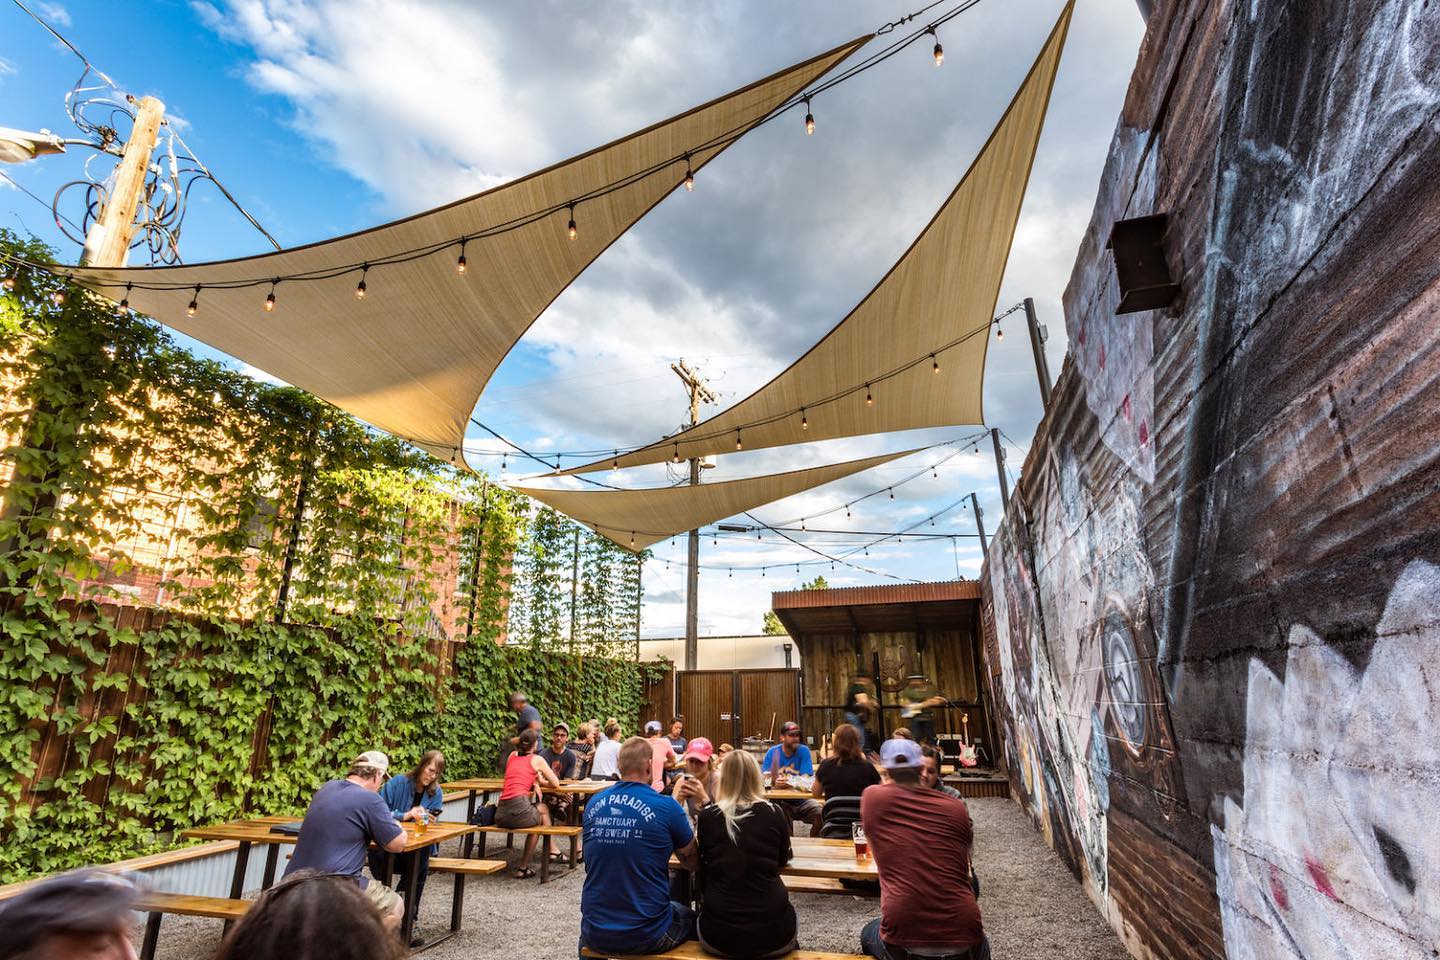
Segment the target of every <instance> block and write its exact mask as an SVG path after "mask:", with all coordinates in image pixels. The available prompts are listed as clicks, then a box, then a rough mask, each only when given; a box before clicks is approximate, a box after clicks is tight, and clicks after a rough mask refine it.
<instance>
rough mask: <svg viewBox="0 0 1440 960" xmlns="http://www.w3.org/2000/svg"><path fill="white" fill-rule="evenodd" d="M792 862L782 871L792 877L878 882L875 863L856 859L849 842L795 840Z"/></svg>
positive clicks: (673, 864)
mask: <svg viewBox="0 0 1440 960" xmlns="http://www.w3.org/2000/svg"><path fill="white" fill-rule="evenodd" d="M790 850H791V854H792V856H791V858H790V862H789V863H787V864H786V865H785V866H784V867H783V868H782V869H781V870H780V874H781V875H782V876H788V877H827V878H829V879H831V880H878V879H879V878H880V874H879V872H878V871H876V869H875V859H874V858H873V857H866V858H865V859H864V860H857V859H855V844H854V843H852V842H851V841H849V840H825V839H822V838H820V837H793V838H791V840H790ZM670 866H671V867H672V868H675V869H679V867H680V860H679V858H677V857H673V856H672V857H671V858H670Z"/></svg>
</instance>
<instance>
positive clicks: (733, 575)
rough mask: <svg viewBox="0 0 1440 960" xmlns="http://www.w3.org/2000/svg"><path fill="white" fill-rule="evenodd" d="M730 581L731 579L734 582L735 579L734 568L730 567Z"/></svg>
mask: <svg viewBox="0 0 1440 960" xmlns="http://www.w3.org/2000/svg"><path fill="white" fill-rule="evenodd" d="M730 579H731V580H734V579H735V568H734V567H731V568H730Z"/></svg>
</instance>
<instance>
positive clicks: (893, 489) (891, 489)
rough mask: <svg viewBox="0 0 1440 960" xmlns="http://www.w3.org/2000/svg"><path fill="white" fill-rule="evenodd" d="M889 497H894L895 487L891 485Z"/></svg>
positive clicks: (892, 498)
mask: <svg viewBox="0 0 1440 960" xmlns="http://www.w3.org/2000/svg"><path fill="white" fill-rule="evenodd" d="M890 499H891V500H894V499H895V488H894V487H891V488H890Z"/></svg>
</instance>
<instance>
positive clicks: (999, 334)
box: [995, 323, 1005, 343]
mask: <svg viewBox="0 0 1440 960" xmlns="http://www.w3.org/2000/svg"><path fill="white" fill-rule="evenodd" d="M1004 339H1005V331H1004V330H1001V329H1000V324H998V323H997V324H995V342H996V343H999V342H1000V341H1001V340H1004Z"/></svg>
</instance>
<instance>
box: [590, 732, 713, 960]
mask: <svg viewBox="0 0 1440 960" xmlns="http://www.w3.org/2000/svg"><path fill="white" fill-rule="evenodd" d="M657 726H658V725H657ZM657 733H658V731H657ZM666 746H667V747H668V746H669V744H666ZM654 757H655V754H654V749H653V748H652V747H651V745H650V743H649V742H648V741H647V740H644V739H642V738H640V737H631V738H630V739H629V740H627V741H625V743H624V744H623V745H622V746H621V747H620V760H619V767H620V782H619V783H617V784H615V786H613V787H608V788H606V789H605V790H602V791H600V792H599V793H597V794H595V796H594V797H592V798H591V799H590V802H589V803H587V804H586V805H585V824H584V833H583V836H582V839H583V840H584V844H585V885H584V888H583V890H582V892H581V895H580V948H581V949H582V950H583V949H584V948H586V947H589V948H591V949H592V950H596V951H599V952H603V953H605V954H606V955H607V956H612V957H613V956H622V955H626V954H656V953H664V952H666V951H668V950H670V949H672V948H674V947H676V946H678V945H679V944H681V943H683V942H684V941H686V940H692V939H694V937H695V913H694V911H693V910H691V909H690V908H689V907H688V906H686V905H685V904H683V903H679V902H677V901H674V900H672V899H670V856H671V854H672V853H673V854H674V855H675V856H677V857H678V858H679V860H680V863H681V865H682V866H683V867H684V868H685V869H686V870H690V871H693V870H695V868H696V866H697V863H698V858H697V854H696V843H695V835H694V833H693V831H692V830H691V829H690V821H689V820H687V819H686V817H685V811H683V810H681V809H680V805H679V804H678V803H676V802H675V800H674V799H673V798H671V797H667V796H664V795H662V794H658V793H656V792H655V790H654V789H653V786H652V784H653V779H654V769H653V768H654ZM707 799H708V798H707Z"/></svg>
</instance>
